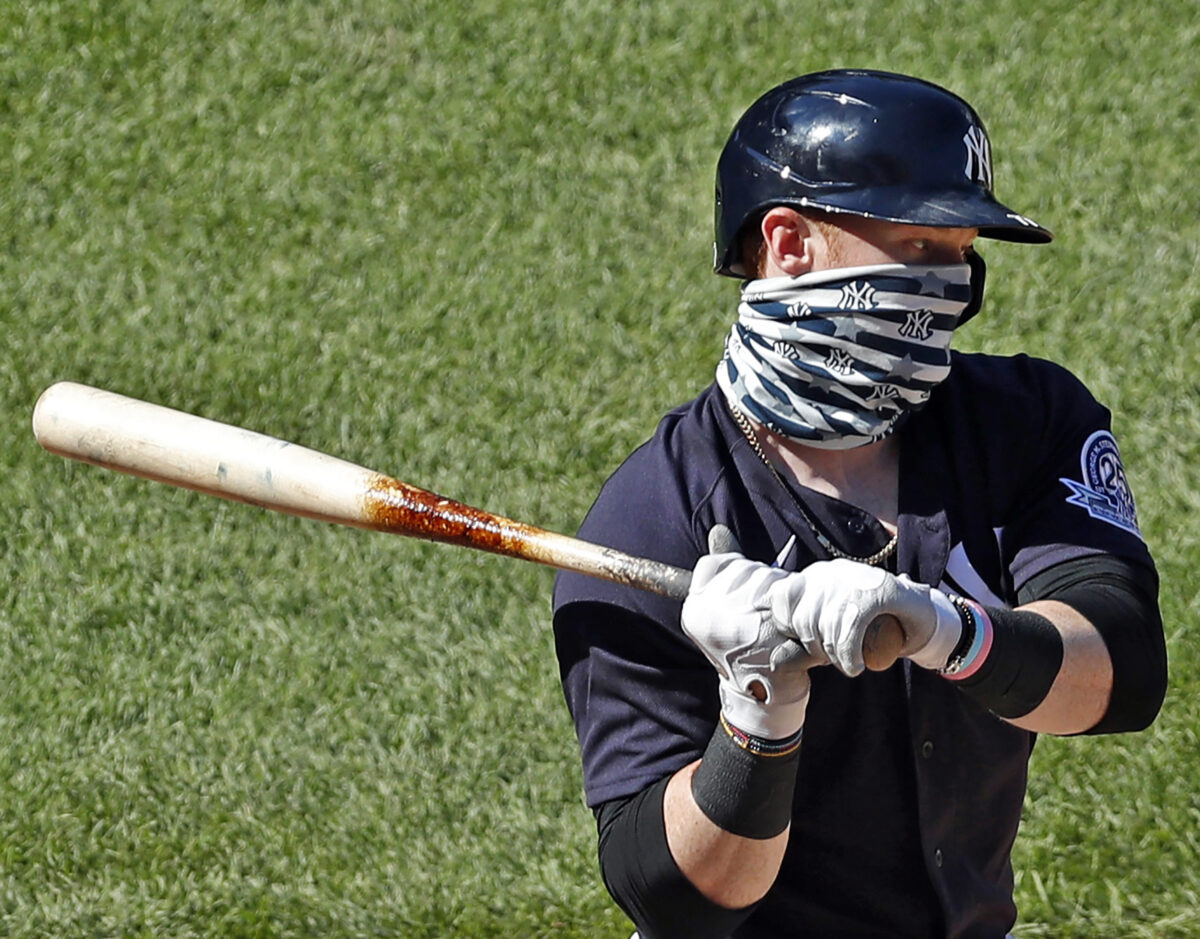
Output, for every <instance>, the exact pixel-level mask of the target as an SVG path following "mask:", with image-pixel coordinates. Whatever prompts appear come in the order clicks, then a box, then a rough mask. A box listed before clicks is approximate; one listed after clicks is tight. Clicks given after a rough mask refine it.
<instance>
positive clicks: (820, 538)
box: [729, 404, 900, 565]
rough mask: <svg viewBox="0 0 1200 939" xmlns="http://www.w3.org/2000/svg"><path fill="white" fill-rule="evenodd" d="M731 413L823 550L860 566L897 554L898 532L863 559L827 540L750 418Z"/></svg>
mask: <svg viewBox="0 0 1200 939" xmlns="http://www.w3.org/2000/svg"><path fill="white" fill-rule="evenodd" d="M729 412H730V413H731V414H732V415H733V419H734V422H735V423H736V424H737V425H738V427H739V428H740V429H741V431H742V435H743V436H744V437H745V438H746V441H747V443H749V444H750V448H751V449H752V450H753V451H754V452H755V454H757V456H758V458H759V459H760V460H762V462H763V465H764V466H765V467H766V468H767V469H768V470H770V471H771V475H772V476H774V477H775V482H777V483H779V487H780V488H781V489H782V490H783V491H784V492H786V493H787V494H788V497H789V498H791V500H792V502H793V504H795V506H796V510H797V511H798V512H799V513H800V517H801V518H802V519H804V523H805V524H806V525H807V526H808V527H809V530H810V531H811V532H812V533H813V535H814V536H815V537H816V539H817V543H818V544H819V545H820V546H821V547H822V548H824V549H825V550H826V551H828V552H829V553H830V554H832V555H833V556H834V557H835V558H844V559H845V560H847V561H857V562H858V563H860V564H872V565H873V564H880V563H882V562H883V561H886V560H887V559H888V558H890V557H891V556H892V555H893V554H894V553H895V551H896V545H897V544H898V543H899V542H900V533H899V532H898V531H897V532H896V534H894V535H892V537H891V540H890V541H888V543H887V544H885V545H884V546H883V547H882V548H880V549H879V550H878V551H876V552H875V553H874V554H872V555H868V556H867V557H863V558H860V557H855V556H854V555H853V554H847V553H846V552H845V551H842V550H841V549H840V548H838V546H837V545H835V544H834V543H833V542H832V541H830V540H829V539H828V538H826V537H825V535H824V533H823V532H822V531H821V529H819V528H818V527H817V524H816V522H814V521H813V520H812V516H810V515H809V514H808V512H806V511H805V510H804V506H803V505H801V503H800V500H799V499H797V498H796V495H795V493H793V492H792V489H791V487H790V486H788V484H787V483H785V482H784V481H783V477H781V476H780V475H779V471H778V470H776V469H775V464H773V463H772V462H771V461H770V460H769V459H768V458H767V454H766V452H765V451H764V450H763V448H762V444H761V443H759V442H758V435H757V434H755V433H754V428H753V427H751V426H750V420H749V418H747V417H746V415H745V414H743V413H742V411H741V409H740V408H737V407H734V406H733V405H732V404H731V405H729Z"/></svg>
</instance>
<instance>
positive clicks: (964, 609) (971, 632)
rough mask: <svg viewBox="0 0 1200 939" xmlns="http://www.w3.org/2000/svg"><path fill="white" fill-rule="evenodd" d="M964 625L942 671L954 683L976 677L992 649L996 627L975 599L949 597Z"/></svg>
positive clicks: (940, 670)
mask: <svg viewBox="0 0 1200 939" xmlns="http://www.w3.org/2000/svg"><path fill="white" fill-rule="evenodd" d="M949 599H950V601H951V602H952V603H953V605H954V608H955V610H956V611H957V613H958V616H959V618H960V620H961V623H962V634H961V636H960V638H959V640H958V642H957V643H956V644H955V646H954V649H953V651H952V652H951V653H950V655H949V656H948V657H947V659H946V662H945V664H944V665H943V666H942V667H941V668H940V669H939V672H940V673H941V674H942V675H944V676H945V677H946V678H948V679H950V680H951V681H963V680H964V679H967V678H970V677H971V676H972V675H974V674H976V673H977V672H978V671H979V669H980V668H982V667H983V664H984V662H986V661H987V658H988V655H989V653H990V652H991V650H992V638H993V634H994V627H993V625H992V620H991V617H990V616H988V613H987V611H986V610H985V609H984V608H983V607H982V606H980V605H979V604H978V603H976V602H975V601H973V600H968V599H967V598H966V597H959V596H954V597H950V598H949Z"/></svg>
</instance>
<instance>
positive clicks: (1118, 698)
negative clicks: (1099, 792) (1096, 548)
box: [1019, 554, 1167, 734]
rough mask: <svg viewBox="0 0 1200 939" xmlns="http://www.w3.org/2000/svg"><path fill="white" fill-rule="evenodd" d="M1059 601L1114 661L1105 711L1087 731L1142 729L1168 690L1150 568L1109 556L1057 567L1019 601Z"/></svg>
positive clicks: (1042, 575) (1034, 581)
mask: <svg viewBox="0 0 1200 939" xmlns="http://www.w3.org/2000/svg"><path fill="white" fill-rule="evenodd" d="M1033 600H1058V601H1059V602H1060V603H1065V604H1067V606H1070V607H1072V608H1073V609H1075V610H1077V611H1078V612H1079V613H1080V614H1081V615H1083V616H1084V617H1086V618H1087V619H1088V621H1089V622H1090V623H1091V624H1092V625H1093V626H1094V627H1095V628H1096V631H1097V632H1098V633H1100V636H1101V637H1102V638H1103V639H1104V644H1105V645H1106V646H1107V647H1108V654H1109V658H1110V659H1111V660H1112V668H1113V689H1112V697H1111V698H1110V699H1109V704H1108V709H1107V711H1105V713H1104V716H1103V717H1102V718H1101V719H1100V722H1099V723H1098V724H1096V726H1095V727H1093V728H1092V729H1091V730H1089V731H1087V733H1089V734H1106V733H1120V732H1123V731H1135V730H1144V729H1145V728H1146V727H1148V726H1149V725H1150V724H1151V723H1152V722H1153V721H1154V718H1155V717H1156V716H1157V715H1158V712H1159V709H1160V708H1161V707H1162V702H1163V698H1164V697H1165V696H1166V692H1167V650H1166V642H1165V641H1164V639H1163V625H1162V616H1161V614H1160V613H1159V610H1158V578H1157V576H1156V575H1155V573H1154V572H1153V571H1152V570H1149V569H1147V568H1145V567H1143V566H1141V565H1138V564H1133V563H1131V562H1129V561H1126V560H1124V559H1122V558H1119V557H1115V556H1113V555H1107V554H1105V555H1094V556H1091V557H1086V558H1079V559H1077V560H1074V561H1067V562H1065V563H1063V564H1058V565H1055V566H1054V567H1052V568H1050V569H1049V570H1046V571H1043V572H1042V573H1040V574H1038V575H1037V576H1035V577H1033V578H1031V579H1030V580H1029V582H1027V583H1026V584H1025V585H1024V586H1023V587H1022V588H1021V590H1020V595H1019V601H1020V602H1021V603H1029V602H1031V601H1033Z"/></svg>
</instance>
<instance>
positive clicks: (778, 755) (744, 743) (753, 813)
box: [691, 713, 803, 839]
mask: <svg viewBox="0 0 1200 939" xmlns="http://www.w3.org/2000/svg"><path fill="white" fill-rule="evenodd" d="M802 736H803V729H799V730H797V731H796V732H795V733H794V734H792V735H791V736H789V737H787V738H785V739H780V740H769V739H762V738H759V737H754V736H752V735H750V734H747V733H745V732H744V731H743V730H742V729H741V728H739V727H737V726H735V725H734V724H732V723H731V722H730V721H729V719H728V717H727V715H725V714H724V713H722V715H721V721H720V723H719V724H718V726H717V728H716V730H715V731H714V732H713V735H712V739H711V740H710V741H709V744H708V748H707V749H706V750H705V751H704V758H703V759H702V760H701V761H700V765H699V766H698V767H697V768H696V772H695V773H694V774H693V775H692V781H691V789H692V798H693V799H694V800H695V802H696V805H697V807H698V808H699V809H700V811H701V812H703V813H704V815H705V816H706V817H707V818H708V819H709V821H711V822H712V823H713V824H715V825H716V826H717V827H718V828H720V829H722V830H723V831H727V832H730V833H731V834H735V835H740V836H741V837H743V838H755V839H766V838H774V837H775V836H776V835H778V834H780V833H781V832H783V831H785V830H786V829H787V827H788V825H789V824H791V819H792V793H793V790H794V789H795V786H796V768H797V766H798V765H799V760H800V741H801V737H802Z"/></svg>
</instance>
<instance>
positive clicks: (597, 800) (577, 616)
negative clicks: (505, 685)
mask: <svg viewBox="0 0 1200 939" xmlns="http://www.w3.org/2000/svg"><path fill="white" fill-rule="evenodd" d="M683 473H684V470H682V469H681V468H680V463H679V461H677V460H672V459H670V458H669V457H668V454H666V453H665V452H664V447H663V446H662V445H661V442H657V441H652V443H651V444H648V445H646V446H644V447H642V448H641V449H639V450H638V451H636V452H635V453H634V454H633V455H632V456H631V457H630V458H629V460H627V461H626V462H625V463H624V465H622V466H621V467H620V469H618V470H617V472H616V473H614V474H613V476H612V477H611V478H610V479H609V480H608V482H607V483H606V484H605V485H604V487H603V489H602V490H601V492H600V495H599V496H598V498H597V500H596V502H595V504H594V505H593V506H592V509H591V511H590V512H589V513H588V516H587V518H586V520H585V521H584V524H583V526H582V527H581V528H580V531H579V536H580V537H581V538H584V539H586V540H588V541H592V542H595V543H598V544H603V545H607V546H610V547H614V548H617V549H619V550H621V551H626V552H628V553H630V554H634V555H638V556H642V557H649V558H653V559H655V560H659V561H663V562H665V563H668V564H673V565H676V566H678V567H683V568H686V569H688V570H690V569H691V568H692V567H694V566H695V563H696V560H697V559H698V558H699V557H700V554H701V553H702V551H701V543H700V540H699V536H698V534H697V528H698V526H702V525H703V522H702V521H701V520H700V519H699V517H698V516H697V512H696V510H695V509H694V508H693V506H692V502H693V501H694V500H693V499H692V497H691V496H689V494H688V493H689V491H690V481H689V480H687V479H683V478H681V476H682V475H683ZM680 609H681V603H680V602H679V601H677V600H671V599H669V598H666V597H662V596H658V595H656V594H652V593H649V592H646V591H641V590H636V589H633V588H629V587H624V586H621V585H618V584H613V583H609V582H607V581H604V580H599V579H596V578H591V577H586V576H583V575H579V574H574V573H569V572H562V573H560V574H559V575H558V577H557V578H556V580H555V589H554V636H555V646H556V651H557V654H558V660H559V668H560V673H561V677H562V683H563V691H564V694H565V696H566V700H567V706H568V709H569V710H570V712H571V716H572V719H573V720H574V722H575V726H576V731H577V734H578V736H579V743H580V748H581V751H582V761H583V775H584V788H585V791H586V795H587V800H588V804H589V805H591V806H593V807H595V806H597V805H599V804H601V803H603V802H606V801H608V800H610V799H614V798H617V797H621V796H629V795H633V794H634V793H636V792H639V791H641V790H642V789H644V788H645V787H646V786H648V785H650V784H651V783H653V782H655V781H656V780H658V779H661V778H662V777H663V776H665V775H669V774H670V773H673V772H675V771H676V770H678V769H680V768H682V767H683V766H686V765H687V764H688V763H690V762H692V761H693V760H695V759H698V758H699V757H700V755H701V754H702V753H703V749H704V746H705V745H706V743H707V741H708V738H709V737H710V736H711V734H712V729H713V727H714V725H715V721H716V715H717V713H718V710H719V703H718V697H717V690H716V676H715V674H714V673H713V671H712V668H711V666H710V665H709V664H708V662H707V660H706V659H705V658H704V657H703V655H702V654H701V653H700V651H699V650H698V649H697V648H696V647H695V646H694V645H693V644H692V642H691V641H690V640H689V639H688V638H687V636H686V635H685V634H684V633H683V631H682V629H681V628H680V625H679V615H680Z"/></svg>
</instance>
